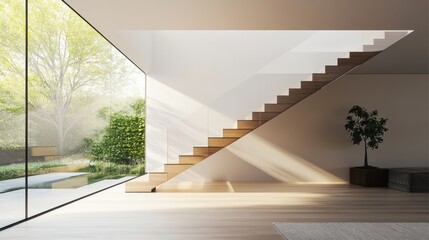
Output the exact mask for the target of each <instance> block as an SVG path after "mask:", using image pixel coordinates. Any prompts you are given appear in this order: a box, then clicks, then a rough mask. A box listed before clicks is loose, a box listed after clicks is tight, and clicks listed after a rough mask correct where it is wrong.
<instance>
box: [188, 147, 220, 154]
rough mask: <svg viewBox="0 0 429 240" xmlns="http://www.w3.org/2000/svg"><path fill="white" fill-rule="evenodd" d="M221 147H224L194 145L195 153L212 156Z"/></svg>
mask: <svg viewBox="0 0 429 240" xmlns="http://www.w3.org/2000/svg"><path fill="white" fill-rule="evenodd" d="M221 149H222V148H218V147H211V148H204V147H194V155H202V156H210V155H212V154H213V153H215V152H217V151H219V150H221Z"/></svg>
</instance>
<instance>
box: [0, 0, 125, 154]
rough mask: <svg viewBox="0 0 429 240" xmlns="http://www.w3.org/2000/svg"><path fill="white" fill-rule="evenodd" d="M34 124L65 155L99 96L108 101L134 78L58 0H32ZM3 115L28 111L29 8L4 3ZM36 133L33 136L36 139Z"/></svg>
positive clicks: (0, 19)
mask: <svg viewBox="0 0 429 240" xmlns="http://www.w3.org/2000/svg"><path fill="white" fill-rule="evenodd" d="M28 10H29V19H28V23H29V36H28V41H29V57H28V61H29V62H28V64H29V110H30V122H34V123H35V124H36V125H33V128H31V129H35V128H38V125H37V124H40V123H43V124H47V125H49V127H50V130H51V131H52V132H55V134H56V141H57V143H56V145H57V148H58V151H59V153H60V154H62V153H64V151H65V149H64V148H65V142H66V139H67V137H68V136H69V135H70V132H72V131H73V129H75V127H76V126H77V123H79V122H80V121H81V120H82V119H84V118H85V114H82V112H84V109H85V108H88V109H90V106H89V105H90V104H91V99H93V98H92V97H93V96H94V95H97V96H100V95H106V96H108V95H109V94H111V93H112V92H115V91H118V90H119V89H120V87H121V86H125V85H126V82H127V81H129V76H130V74H131V73H132V69H130V67H129V66H130V65H127V61H128V60H127V59H126V58H125V57H123V56H122V55H121V54H120V53H119V52H118V51H117V50H116V49H114V48H113V47H112V46H111V45H110V43H108V42H107V41H106V40H105V39H104V38H103V37H102V36H100V35H99V34H98V33H97V32H96V31H95V30H94V29H92V28H91V26H89V25H88V24H87V23H86V22H85V21H84V20H83V19H81V18H80V17H79V16H78V15H77V14H75V13H74V12H73V11H72V10H71V9H69V8H68V7H67V6H66V5H65V4H64V3H63V2H61V1H57V0H32V1H29V9H28ZM0 13H1V14H0V27H1V31H0V114H1V113H12V114H22V113H23V111H24V106H25V104H24V84H25V81H24V60H25V55H24V53H25V28H24V27H25V24H24V21H25V15H24V13H25V9H24V4H23V1H16V0H2V1H0ZM34 135H36V134H32V136H34Z"/></svg>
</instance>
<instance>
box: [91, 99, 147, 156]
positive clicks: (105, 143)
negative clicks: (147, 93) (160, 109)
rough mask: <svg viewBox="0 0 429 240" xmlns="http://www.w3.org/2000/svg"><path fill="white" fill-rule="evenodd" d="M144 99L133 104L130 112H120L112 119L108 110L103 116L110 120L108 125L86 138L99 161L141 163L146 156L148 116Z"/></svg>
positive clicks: (113, 115) (102, 111)
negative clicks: (146, 124) (146, 122)
mask: <svg viewBox="0 0 429 240" xmlns="http://www.w3.org/2000/svg"><path fill="white" fill-rule="evenodd" d="M144 104H145V102H144V99H137V100H136V101H135V102H134V103H133V104H131V106H130V108H131V110H130V111H118V112H115V113H113V114H112V115H111V116H110V118H109V116H108V115H107V113H106V111H105V109H101V110H100V117H103V118H105V119H106V118H107V119H109V120H110V121H109V125H108V126H107V127H106V128H104V129H102V130H99V131H97V132H96V134H95V136H93V138H87V139H85V141H86V143H87V149H88V152H89V153H90V154H91V155H92V156H93V158H94V160H97V161H108V162H114V163H120V164H138V163H141V162H142V161H143V159H144V140H145V135H144V133H145V116H144V106H145V105H144Z"/></svg>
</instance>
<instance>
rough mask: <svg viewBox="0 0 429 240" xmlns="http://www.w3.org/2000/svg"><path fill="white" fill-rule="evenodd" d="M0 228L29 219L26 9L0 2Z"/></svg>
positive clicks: (4, 0)
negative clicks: (27, 203)
mask: <svg viewBox="0 0 429 240" xmlns="http://www.w3.org/2000/svg"><path fill="white" fill-rule="evenodd" d="M0 29H1V30H0V228H1V227H4V226H6V225H9V224H12V223H13V222H16V221H19V220H22V219H23V218H24V217H25V191H24V187H25V165H24V162H25V149H24V145H25V115H24V111H25V97H24V94H25V78H24V76H25V5H24V1H16V0H1V1H0Z"/></svg>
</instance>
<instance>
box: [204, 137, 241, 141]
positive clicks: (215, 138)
mask: <svg viewBox="0 0 429 240" xmlns="http://www.w3.org/2000/svg"><path fill="white" fill-rule="evenodd" d="M209 139H214V140H217V139H239V138H236V137H209Z"/></svg>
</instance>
